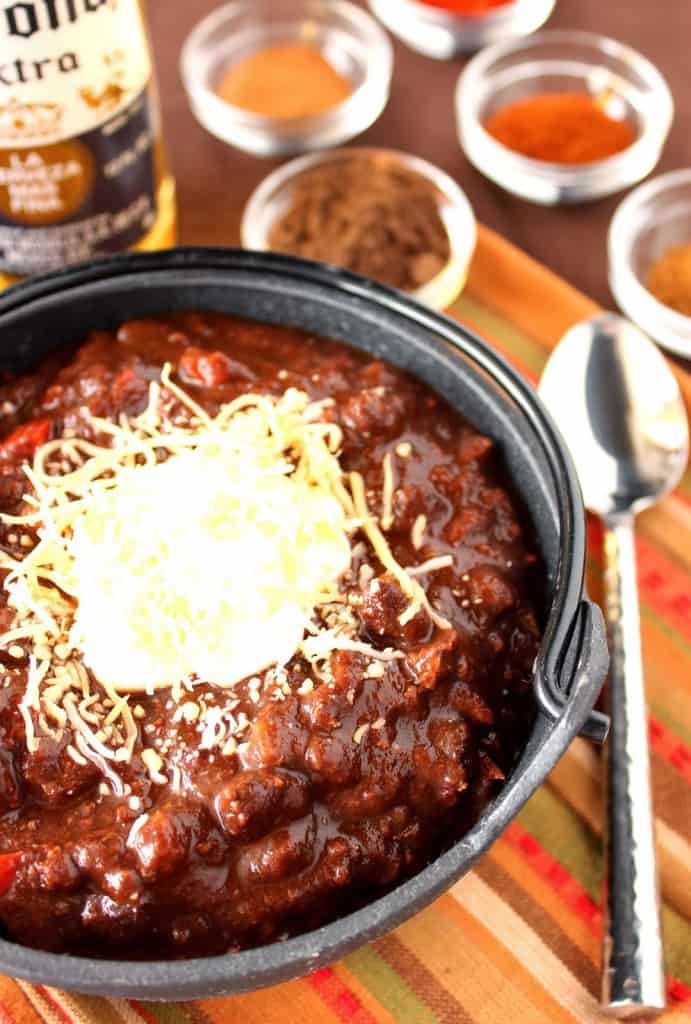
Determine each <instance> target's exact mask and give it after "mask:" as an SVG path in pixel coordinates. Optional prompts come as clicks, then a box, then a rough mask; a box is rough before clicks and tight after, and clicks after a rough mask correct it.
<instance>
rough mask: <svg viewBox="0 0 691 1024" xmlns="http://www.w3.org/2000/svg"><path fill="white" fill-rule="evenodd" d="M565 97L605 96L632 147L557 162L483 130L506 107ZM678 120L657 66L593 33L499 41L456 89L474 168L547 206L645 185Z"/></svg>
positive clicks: (466, 148) (461, 127)
mask: <svg viewBox="0 0 691 1024" xmlns="http://www.w3.org/2000/svg"><path fill="white" fill-rule="evenodd" d="M565 92H581V93H582V92H585V93H588V94H589V95H590V96H592V97H594V98H595V97H603V96H605V97H607V99H606V104H605V108H604V109H605V110H606V112H607V113H608V114H609V115H610V116H612V117H614V118H622V119H624V118H625V119H627V120H628V121H629V122H630V123H631V125H632V126H633V128H634V130H635V132H636V138H635V141H634V142H633V143H632V144H631V145H630V146H629V147H628V148H627V149H625V150H623V151H622V152H620V153H617V154H615V155H614V156H611V157H607V158H606V159H604V160H597V161H593V162H592V163H583V164H559V163H550V162H548V161H543V160H534V159H532V158H531V157H527V156H523V155H522V154H520V153H515V152H514V151H513V150H511V149H508V148H507V147H506V146H504V145H502V144H501V143H500V142H498V141H497V140H496V139H494V138H493V137H492V136H491V135H490V134H489V132H487V131H486V130H485V128H484V122H485V120H486V119H487V118H488V117H489V116H491V115H492V114H493V113H494V112H495V111H497V110H499V109H500V108H501V107H505V106H507V105H508V104H509V103H513V102H514V101H516V100H521V99H526V98H527V97H530V96H536V95H541V94H544V93H565ZM673 115H674V103H673V100H672V94H671V93H670V90H669V87H668V85H667V83H666V81H665V79H664V78H663V77H662V75H661V74H660V72H659V71H658V70H657V68H656V67H655V66H654V65H653V64H651V62H650V61H649V60H647V59H646V58H645V57H643V56H642V55H641V54H639V53H637V52H636V51H635V50H633V49H631V47H629V46H625V45H624V44H623V43H619V42H616V41H615V40H614V39H609V38H607V37H606V36H600V35H595V34H593V33H590V32H572V31H562V30H555V31H545V32H539V33H538V34H537V35H534V36H531V37H529V38H526V39H519V40H512V41H510V42H504V43H497V44H496V45H495V46H491V47H489V48H488V49H486V50H483V51H482V53H479V54H478V55H477V56H476V57H474V58H473V59H472V60H471V61H470V63H469V64H468V66H467V67H466V69H465V70H464V71H463V73H462V74H461V76H460V78H459V81H458V86H457V89H456V116H457V122H458V133H459V138H460V142H461V146H462V147H463V150H464V151H465V154H466V156H467V157H468V159H469V160H470V162H471V163H472V164H473V165H474V166H475V167H476V168H477V169H478V170H479V171H481V173H482V174H484V175H485V176H486V177H487V178H489V179H490V180H491V181H494V182H495V183H496V184H497V185H500V186H501V187H502V188H504V189H506V191H507V192H512V193H513V194H514V195H517V196H520V197H521V198H523V199H529V200H531V201H532V202H535V203H541V204H543V205H545V206H554V205H557V204H558V203H580V202H584V201H586V200H592V199H598V198H601V197H602V196H607V195H611V194H612V193H614V192H618V191H620V190H621V189H624V188H627V187H628V186H629V185H633V184H635V183H636V182H638V181H640V180H641V179H642V178H644V177H645V176H646V175H647V174H649V173H650V172H651V171H652V169H653V168H654V167H655V165H656V164H657V162H658V160H659V158H660V154H661V152H662V147H663V146H664V143H665V141H666V139H667V135H668V133H669V129H670V126H671V124H672V118H673Z"/></svg>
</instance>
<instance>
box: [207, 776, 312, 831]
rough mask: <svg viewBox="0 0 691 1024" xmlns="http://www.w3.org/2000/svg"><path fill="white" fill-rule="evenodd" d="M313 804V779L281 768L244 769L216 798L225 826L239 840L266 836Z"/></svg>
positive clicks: (217, 809)
mask: <svg viewBox="0 0 691 1024" xmlns="http://www.w3.org/2000/svg"><path fill="white" fill-rule="evenodd" d="M309 806H310V785H309V780H308V779H307V778H305V776H304V775H300V774H298V773H297V772H288V771H285V770H283V769H281V768H274V769H268V768H261V769H257V770H255V771H246V772H240V773H239V774H237V775H236V776H234V778H232V779H231V780H230V782H228V783H227V784H226V785H225V786H224V787H223V789H222V790H221V791H220V793H219V794H218V795H217V797H216V800H215V808H216V814H217V815H218V818H219V821H220V822H221V825H222V826H223V828H224V829H225V831H226V832H227V833H228V834H229V835H231V836H233V837H234V838H236V839H237V838H242V839H256V838H258V837H259V836H262V835H265V834H266V832H268V831H269V830H270V829H272V828H275V827H276V826H277V825H284V824H285V823H286V822H288V821H292V820H293V819H294V818H300V817H302V815H303V814H305V813H306V811H307V810H308V808H309Z"/></svg>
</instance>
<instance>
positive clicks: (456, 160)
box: [149, 0, 691, 305]
mask: <svg viewBox="0 0 691 1024" xmlns="http://www.w3.org/2000/svg"><path fill="white" fill-rule="evenodd" d="M217 2H218V0H150V2H149V18H150V24H151V29H152V34H153V39H154V48H155V52H156V59H157V66H158V76H159V82H160V87H161V97H162V102H163V114H164V123H165V131H166V137H167V142H168V148H169V151H170V155H171V159H172V164H173V170H174V173H175V175H176V177H177V183H178V201H179V217H180V241H181V242H182V243H184V244H203V243H211V244H228V245H233V244H237V242H238V224H239V220H240V214H241V211H242V207H243V205H244V203H245V201H246V199H247V198H248V196H249V195H250V193H251V191H252V189H253V188H254V187H255V185H256V184H257V183H258V182H259V181H260V180H261V178H262V177H264V175H265V174H267V173H268V172H269V171H270V170H271V169H272V168H273V167H275V166H277V162H276V161H270V160H262V159H259V158H257V157H250V156H247V155H245V154H243V153H240V152H238V151H236V150H234V149H231V148H230V147H229V146H226V145H225V144H224V143H222V142H220V141H218V140H217V139H215V138H213V137H212V136H210V135H208V134H207V133H206V132H205V131H204V130H203V129H202V128H201V127H200V126H199V125H198V124H197V122H196V121H195V120H194V118H193V116H192V114H191V113H190V110H189V107H188V105H187V100H186V97H185V94H184V92H183V88H182V84H181V82H180V76H179V72H178V58H179V53H180V47H181V45H182V41H183V39H184V37H185V35H186V34H187V32H188V31H189V30H190V29H191V27H192V25H193V24H194V23H195V22H196V21H197V20H198V19H199V18H200V17H202V15H204V14H206V13H207V12H208V11H209V10H211V9H212V8H213V7H215V6H216V5H217ZM327 2H328V0H327ZM548 26H549V27H551V28H557V27H560V28H582V29H589V30H591V31H597V32H602V33H605V34H607V35H611V36H613V37H615V38H617V39H620V40H622V41H623V42H627V43H629V44H631V45H632V46H635V47H637V48H638V49H640V50H641V51H642V52H643V53H644V54H645V55H646V56H647V57H649V58H650V59H651V60H652V61H653V62H654V63H655V64H657V66H658V67H659V68H660V70H661V71H662V72H663V74H664V75H665V76H666V77H667V80H668V82H669V85H670V87H671V89H672V92H673V94H674V98H675V102H676V117H675V121H674V125H673V128H672V132H671V135H670V138H669V140H668V142H667V146H666V148H665V151H664V154H663V158H662V161H661V163H660V165H659V167H658V169H657V171H656V172H655V173H658V172H659V171H662V170H671V169H673V168H678V167H684V166H687V165H691V75H690V68H691V0H557V6H556V10H555V12H554V14H553V15H552V17H551V19H550V21H549V22H548ZM462 67H463V62H462V61H460V60H459V61H452V62H443V61H433V60H429V59H427V58H425V57H422V56H420V55H418V54H416V53H412V52H411V51H410V50H408V49H406V48H405V47H404V46H402V45H400V44H398V43H396V64H395V68H394V79H393V87H392V94H391V100H390V102H389V105H388V107H387V109H386V110H385V112H384V114H383V116H382V117H381V118H380V120H379V121H378V122H377V123H376V124H375V125H374V126H373V127H372V128H371V129H370V130H369V131H368V132H367V133H366V134H365V135H364V136H362V137H361V140H360V141H362V142H363V143H369V144H374V145H380V144H383V145H387V146H394V147H397V148H400V149H405V150H409V151H410V152H413V153H417V154H419V155H420V156H423V157H426V158H427V159H428V160H432V161H433V162H434V163H437V164H439V165H440V166H441V167H443V168H444V170H446V171H448V172H449V173H450V174H451V175H452V176H453V177H454V178H456V179H457V181H459V183H460V184H461V185H462V186H463V188H464V189H465V190H466V191H467V193H468V195H469V196H470V199H471V202H472V203H473V206H474V207H475V212H476V215H477V217H478V219H480V220H482V221H484V223H485V224H488V225H489V226H490V227H492V228H495V229H496V230H497V231H499V232H501V233H502V234H503V235H505V236H506V237H507V238H509V239H510V240H511V241H512V242H514V243H515V244H516V245H519V246H521V247H522V248H523V249H525V250H526V251H527V252H529V253H531V255H533V256H534V257H536V258H537V259H538V260H541V261H542V262H543V263H546V264H547V265H548V266H549V267H551V268H552V269H553V270H556V271H557V272H558V273H559V274H561V275H563V276H564V277H565V278H567V279H568V280H569V281H571V283H572V284H574V285H576V286H577V287H578V288H580V289H581V290H582V291H584V292H586V293H587V294H588V295H590V296H591V297H592V298H594V299H596V300H597V301H599V302H601V303H603V304H604V305H611V304H612V299H611V296H610V294H609V290H608V287H607V265H606V255H605V243H606V236H607V225H608V223H609V220H610V218H611V216H612V213H613V211H614V208H615V206H616V205H617V202H618V201H619V199H620V198H621V197H620V196H614V197H612V198H610V199H607V200H603V201H601V202H598V203H593V204H588V205H584V206H578V207H574V208H570V209H567V208H558V209H543V208H541V207H538V206H534V205H532V204H531V203H527V202H524V201H522V200H520V199H515V198H513V197H511V196H509V195H507V194H506V193H504V192H502V191H501V190H500V189H498V188H497V187H496V186H494V185H492V184H490V183H489V182H488V181H486V180H485V179H484V178H483V177H482V176H481V175H480V174H479V173H478V172H477V171H475V170H474V169H473V168H472V167H471V166H470V164H469V163H468V162H467V160H466V159H465V157H464V155H463V153H462V152H461V150H460V148H459V145H458V142H457V137H456V127H455V119H454V113H453V91H454V86H455V83H456V79H457V77H458V74H459V72H460V70H461V68H462Z"/></svg>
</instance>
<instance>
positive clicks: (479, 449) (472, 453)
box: [456, 428, 494, 466]
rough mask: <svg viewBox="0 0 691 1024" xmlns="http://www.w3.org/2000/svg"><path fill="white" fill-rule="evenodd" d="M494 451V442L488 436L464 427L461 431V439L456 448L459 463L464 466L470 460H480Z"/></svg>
mask: <svg viewBox="0 0 691 1024" xmlns="http://www.w3.org/2000/svg"><path fill="white" fill-rule="evenodd" d="M493 451H494V442H493V441H492V440H491V439H490V438H489V437H484V436H483V435H482V434H478V433H476V432H475V431H474V430H470V429H467V428H466V429H465V430H463V431H462V432H461V440H460V442H459V444H458V447H457V449H456V458H457V460H458V463H459V465H461V466H466V465H468V463H470V462H480V461H482V459H486V458H487V457H488V456H489V455H490V453H491V452H493Z"/></svg>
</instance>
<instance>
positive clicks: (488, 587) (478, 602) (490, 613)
mask: <svg viewBox="0 0 691 1024" xmlns="http://www.w3.org/2000/svg"><path fill="white" fill-rule="evenodd" d="M468 576H469V580H468V596H469V598H470V601H471V603H472V605H473V606H474V607H476V608H478V609H480V614H481V615H482V616H483V617H486V618H487V619H497V618H499V616H500V615H503V614H504V613H505V612H508V611H509V610H510V609H512V608H515V607H516V605H517V604H518V592H517V591H516V587H515V586H514V584H513V583H512V582H511V581H510V580H508V579H507V578H506V576H504V575H503V574H502V573H501V572H499V570H498V569H494V568H492V567H491V566H488V565H481V566H479V567H478V568H476V569H472V570H471V571H470V573H469V574H468Z"/></svg>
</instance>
